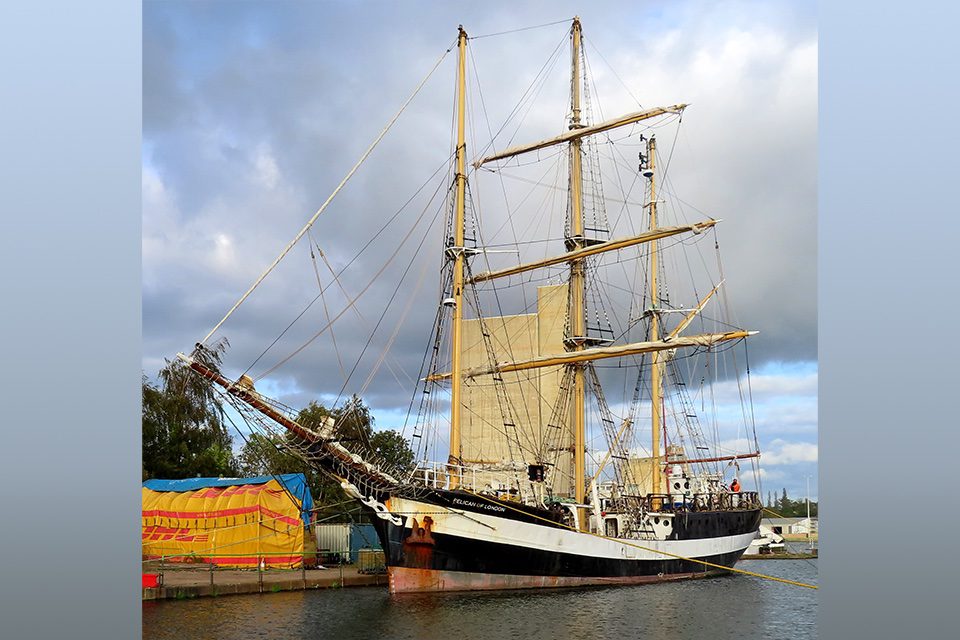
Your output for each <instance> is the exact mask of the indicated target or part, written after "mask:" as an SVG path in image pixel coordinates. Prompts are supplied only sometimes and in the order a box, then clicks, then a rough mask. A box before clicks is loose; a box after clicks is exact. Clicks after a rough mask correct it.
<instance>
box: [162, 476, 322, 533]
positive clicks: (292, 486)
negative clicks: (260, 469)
mask: <svg viewBox="0 0 960 640" xmlns="http://www.w3.org/2000/svg"><path fill="white" fill-rule="evenodd" d="M271 480H276V481H277V482H279V483H280V485H281V486H283V488H284V489H285V490H286V491H288V492H289V493H290V495H292V496H293V497H294V498H296V499H297V500H298V501H299V502H300V508H301V510H302V512H303V513H302V517H303V523H304V524H309V522H310V513H311V512H312V511H313V498H312V497H311V496H310V488H309V487H308V486H307V477H306V476H305V475H303V474H302V473H283V474H280V475H275V476H255V477H253V478H185V479H183V480H156V479H155V480H147V481H146V482H144V483H143V486H144V488H146V489H150V490H151V491H176V492H178V493H180V492H184V491H196V490H197V489H206V488H209V487H235V486H238V485H243V484H266V483H268V482H270V481H271Z"/></svg>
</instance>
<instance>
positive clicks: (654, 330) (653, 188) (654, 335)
mask: <svg viewBox="0 0 960 640" xmlns="http://www.w3.org/2000/svg"><path fill="white" fill-rule="evenodd" d="M656 153H657V140H656V138H654V137H653V136H650V139H649V140H648V141H647V163H648V164H647V168H648V171H649V175H650V202H649V203H648V204H647V206H648V207H650V229H656V228H657V179H656V176H655V175H654V171H655V169H656V162H657V160H656ZM658 244H659V243H658V242H657V241H656V240H654V241H653V242H651V243H650V341H651V342H656V341H657V340H659V339H660V305H659V294H658V292H657V268H658V267H657V260H658V257H659V256H658V255H657V245H658ZM650 359H651V364H650V369H651V374H650V415H651V424H650V427H651V432H652V443H651V447H650V450H651V452H652V455H653V459H652V460H651V462H650V472H651V475H652V477H653V493H660V422H661V417H660V409H661V398H662V397H663V379H662V371H661V369H660V354H659V353H658V352H653V353H652V354H651V355H650Z"/></svg>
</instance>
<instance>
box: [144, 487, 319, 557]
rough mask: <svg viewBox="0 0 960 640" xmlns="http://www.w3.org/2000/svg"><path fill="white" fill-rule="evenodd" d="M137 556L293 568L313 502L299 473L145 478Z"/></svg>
mask: <svg viewBox="0 0 960 640" xmlns="http://www.w3.org/2000/svg"><path fill="white" fill-rule="evenodd" d="M141 493H142V509H143V510H142V522H141V526H142V532H141V534H142V535H141V539H142V545H143V555H144V557H145V558H160V557H165V558H166V559H168V560H170V561H172V562H210V563H213V564H216V565H220V566H228V567H256V566H258V565H259V564H260V563H261V562H262V563H263V565H264V566H268V567H284V568H293V567H299V566H300V565H301V563H302V562H303V545H304V524H305V523H306V522H309V513H310V510H311V509H312V508H313V501H312V499H311V497H310V491H309V490H308V488H307V483H306V478H305V477H304V476H303V474H284V475H279V476H259V477H255V478H189V479H186V480H147V481H146V482H144V483H143V488H142V489H141Z"/></svg>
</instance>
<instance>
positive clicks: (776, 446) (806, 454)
mask: <svg viewBox="0 0 960 640" xmlns="http://www.w3.org/2000/svg"><path fill="white" fill-rule="evenodd" d="M817 450H818V449H817V445H815V444H811V443H809V442H786V441H784V440H774V441H773V442H772V443H771V449H770V450H769V451H767V452H765V453H764V454H763V455H762V456H761V457H760V460H761V461H762V462H763V464H765V465H770V466H776V465H789V464H796V463H798V462H816V461H817Z"/></svg>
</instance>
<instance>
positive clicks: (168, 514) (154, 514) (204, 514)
mask: <svg viewBox="0 0 960 640" xmlns="http://www.w3.org/2000/svg"><path fill="white" fill-rule="evenodd" d="M141 513H142V514H143V515H142V517H144V518H158V517H160V518H180V519H184V520H199V519H202V518H226V517H228V516H240V515H244V514H247V513H259V514H260V515H265V516H267V517H268V518H271V519H273V520H276V521H278V522H283V523H286V524H289V525H298V524H301V522H300V520H299V519H298V518H291V517H290V516H285V515H283V514H281V513H279V512H277V511H273V510H272V509H267V508H265V507H261V506H260V505H253V506H249V507H237V508H235V509H219V510H217V511H167V510H165V509H151V510H148V511H142V512H141Z"/></svg>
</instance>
